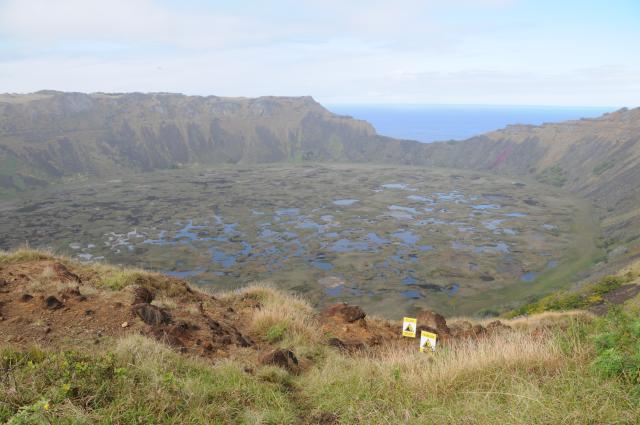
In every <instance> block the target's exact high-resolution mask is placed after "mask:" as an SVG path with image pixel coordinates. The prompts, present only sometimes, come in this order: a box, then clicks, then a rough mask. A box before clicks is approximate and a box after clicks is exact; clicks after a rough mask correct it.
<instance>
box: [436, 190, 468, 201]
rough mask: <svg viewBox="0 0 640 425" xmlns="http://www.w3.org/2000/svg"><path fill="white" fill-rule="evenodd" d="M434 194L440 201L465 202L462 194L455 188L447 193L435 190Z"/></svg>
mask: <svg viewBox="0 0 640 425" xmlns="http://www.w3.org/2000/svg"><path fill="white" fill-rule="evenodd" d="M434 195H435V196H437V197H438V201H442V202H452V201H455V202H456V203H460V202H465V199H464V195H463V194H462V193H460V192H458V191H457V190H454V191H452V192H449V193H446V192H436V193H434Z"/></svg>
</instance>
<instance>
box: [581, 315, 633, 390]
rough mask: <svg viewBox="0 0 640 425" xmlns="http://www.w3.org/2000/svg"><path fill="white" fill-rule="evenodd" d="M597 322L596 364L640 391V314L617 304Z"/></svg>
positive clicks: (602, 372) (596, 367) (605, 373)
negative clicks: (623, 308) (630, 311)
mask: <svg viewBox="0 0 640 425" xmlns="http://www.w3.org/2000/svg"><path fill="white" fill-rule="evenodd" d="M596 326H597V327H596V329H597V331H598V333H597V334H596V337H595V345H596V357H595V359H594V360H593V362H592V366H593V368H594V369H595V370H596V371H597V372H599V373H600V374H602V375H603V376H605V377H608V378H612V377H615V378H619V379H620V380H621V381H622V382H623V383H624V384H625V385H627V386H630V387H633V390H634V391H633V392H634V394H635V395H636V396H638V395H640V318H639V317H638V315H637V314H630V313H628V312H624V311H623V310H622V309H620V308H616V309H613V310H612V311H611V312H610V313H609V315H608V316H607V318H606V319H604V320H600V321H598V322H597V323H596Z"/></svg>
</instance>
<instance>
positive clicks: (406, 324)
mask: <svg viewBox="0 0 640 425" xmlns="http://www.w3.org/2000/svg"><path fill="white" fill-rule="evenodd" d="M417 323H418V321H417V320H416V319H413V318H411V317H405V318H404V320H403V321H402V336H408V337H409V338H415V337H416V324H417Z"/></svg>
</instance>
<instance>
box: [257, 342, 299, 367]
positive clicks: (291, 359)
mask: <svg viewBox="0 0 640 425" xmlns="http://www.w3.org/2000/svg"><path fill="white" fill-rule="evenodd" d="M260 364H263V365H274V366H278V367H281V368H284V369H287V370H288V371H290V372H295V371H297V370H298V359H297V358H296V356H295V354H294V353H293V351H291V350H285V349H282V348H279V349H277V350H274V351H271V352H269V353H266V354H264V355H263V356H261V357H260Z"/></svg>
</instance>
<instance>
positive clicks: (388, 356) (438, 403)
mask: <svg viewBox="0 0 640 425" xmlns="http://www.w3.org/2000/svg"><path fill="white" fill-rule="evenodd" d="M46 255H47V254H42V253H37V252H32V251H22V252H18V253H13V254H7V253H0V267H1V266H2V265H6V264H8V263H12V262H19V261H32V260H34V259H38V258H41V257H43V256H46ZM96 272H97V273H98V274H99V275H100V274H105V275H108V276H109V277H108V278H107V279H102V280H99V282H102V283H104V284H105V287H109V290H120V289H121V288H122V287H123V286H126V285H127V284H128V283H129V282H130V281H131V279H130V277H131V276H132V275H135V274H139V273H144V272H141V271H128V270H120V271H118V269H114V268H111V267H108V266H101V267H99V268H97V269H96ZM146 277H147V278H150V279H151V278H152V277H153V275H151V274H149V275H146ZM166 289H167V290H170V288H166ZM246 293H252V294H254V295H256V296H257V297H259V298H260V299H261V300H262V301H263V308H262V309H259V310H256V313H255V315H254V317H251V318H249V322H250V327H251V328H252V329H254V331H255V332H257V333H264V334H265V335H268V334H271V337H272V338H273V340H274V342H276V344H277V345H281V346H285V347H291V348H292V349H293V350H294V351H295V352H296V354H298V355H300V353H301V352H303V351H304V352H307V353H313V355H312V356H311V357H312V358H313V364H312V365H311V366H310V367H309V368H308V369H306V371H304V372H302V373H300V374H297V375H296V374H290V373H288V372H286V371H284V370H282V369H279V368H275V367H273V366H257V367H255V368H254V369H253V370H250V371H248V372H247V371H246V370H245V366H246V365H247V359H244V358H242V357H237V358H230V359H225V360H219V361H217V362H210V361H207V360H204V359H201V358H195V357H189V356H185V355H180V354H177V353H176V352H174V351H172V350H171V349H169V348H168V347H166V346H164V345H162V344H159V343H157V342H155V341H152V340H150V339H147V338H145V337H142V336H138V335H130V336H127V337H125V338H123V339H119V340H116V341H114V342H113V344H110V345H108V346H106V347H105V346H101V347H100V348H91V347H78V348H76V349H73V348H71V347H68V348H65V349H56V348H54V347H30V348H29V347H24V346H21V347H18V346H12V345H8V344H5V345H4V346H2V348H1V349H0V350H1V354H0V370H2V374H1V375H0V381H1V385H0V421H9V422H10V423H16V424H22V423H248V424H253V423H274V424H281V423H294V424H295V423H345V424H350V423H362V424H378V423H416V424H421V423H438V424H447V423H450V424H459V423H469V424H474V423H476V424H496V423H521V424H536V423H540V424H542V423H545V424H557V423H576V424H577V423H580V424H581V423H636V422H637V418H638V417H639V416H640V405H639V404H638V398H637V396H636V394H637V393H636V391H637V390H638V386H637V384H638V382H637V381H634V380H633V379H628V376H626V375H624V374H621V373H611V371H610V370H608V369H607V370H603V369H602V367H600V368H599V367H598V362H597V361H598V359H600V358H601V357H599V356H600V355H601V353H600V352H599V351H598V348H597V347H598V345H597V344H594V339H593V338H592V336H593V334H594V333H595V332H598V333H601V334H602V333H604V334H605V335H606V332H608V329H609V328H610V327H611V326H613V325H612V324H611V323H610V322H607V320H602V319H593V318H591V316H589V315H585V314H581V313H572V314H569V313H545V314H543V315H538V316H533V317H529V318H521V319H514V320H511V321H509V322H508V324H510V325H511V326H512V327H513V328H514V330H515V331H514V332H507V333H503V334H495V335H494V336H492V337H490V338H486V339H481V340H478V341H468V342H464V343H460V344H458V345H455V346H450V347H442V348H441V349H439V350H438V351H437V352H436V353H435V354H421V353H418V352H416V350H415V347H412V348H407V347H406V346H403V347H401V346H395V345H384V346H383V347H382V348H380V349H379V350H376V351H366V352H364V353H360V354H354V355H347V354H343V353H341V352H338V351H336V350H334V349H331V348H329V347H327V346H326V345H324V344H323V343H322V336H321V335H319V331H318V328H317V323H316V321H315V318H314V317H315V314H314V312H313V311H312V309H311V308H309V306H308V305H306V304H305V303H304V301H302V300H300V299H298V298H295V297H291V296H289V295H285V294H282V293H279V292H277V291H274V290H272V289H267V288H259V287H253V288H249V289H247V290H245V291H244V292H240V293H227V294H221V295H219V296H218V298H219V299H221V300H227V301H232V300H233V299H234V298H235V297H239V296H241V295H242V294H246ZM164 302H165V303H167V302H168V300H166V299H165V301H164ZM276 324H281V325H282V328H281V329H282V331H281V332H278V331H273V327H274V325H276ZM639 329H640V327H639ZM596 342H597V341H596ZM636 343H637V341H636ZM594 361H595V363H594ZM614 372H615V371H614Z"/></svg>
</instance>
